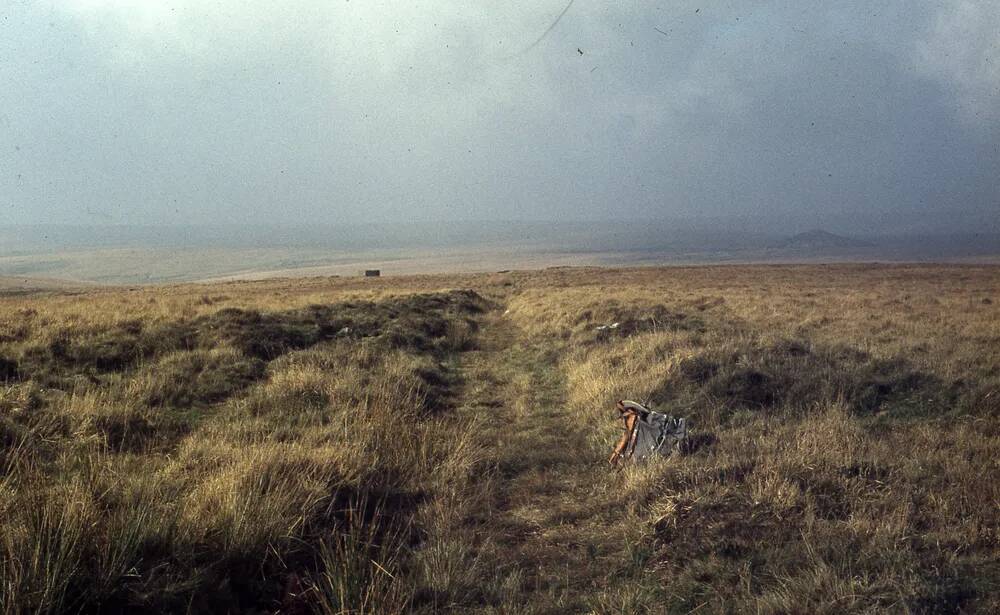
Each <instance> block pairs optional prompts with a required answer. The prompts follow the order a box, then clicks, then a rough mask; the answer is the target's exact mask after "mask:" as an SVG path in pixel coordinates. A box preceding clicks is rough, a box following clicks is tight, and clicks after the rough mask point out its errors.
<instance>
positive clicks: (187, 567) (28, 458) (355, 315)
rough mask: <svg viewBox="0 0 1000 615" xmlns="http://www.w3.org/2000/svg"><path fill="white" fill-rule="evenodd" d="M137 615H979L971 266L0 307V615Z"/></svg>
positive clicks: (429, 281) (981, 557)
mask: <svg viewBox="0 0 1000 615" xmlns="http://www.w3.org/2000/svg"><path fill="white" fill-rule="evenodd" d="M613 323H618V326H616V327H614V328H602V329H599V327H601V326H602V325H609V324H613ZM622 398H631V399H636V400H639V401H645V402H648V403H650V404H652V405H653V407H654V408H655V409H657V410H660V411H662V412H666V413H669V414H672V415H680V416H685V417H688V418H689V420H690V421H691V423H692V424H693V426H694V432H693V435H692V437H691V439H690V441H689V443H688V445H687V446H686V447H685V449H684V450H683V451H681V452H679V453H677V454H675V455H673V456H672V457H670V458H664V459H660V460H656V461H654V462H651V463H648V464H645V465H627V466H626V467H623V468H619V469H612V468H610V467H609V466H608V464H607V458H608V456H609V454H610V452H611V447H612V445H613V443H614V442H615V440H616V439H617V438H618V436H619V434H620V429H621V427H620V425H619V423H618V422H617V421H616V420H615V419H614V410H613V405H614V402H615V400H618V399H622ZM138 610H142V611H144V612H154V613H156V612H162V613H176V612H234V613H235V612H249V613H265V612H271V613H273V612H283V613H345V614H346V613H353V614H392V613H410V612H416V613H434V612H463V613H495V614H501V613H504V614H507V613H525V614H528V613H532V614H541V613H552V614H555V613H601V614H612V613H678V614H682V613H691V612H696V613H724V612H757V613H845V612H847V613H868V612H898V613H957V612H980V613H992V612H997V611H1000V267H996V266H971V265H969V266H961V265H954V266H934V265H919V266H918V265H892V266H890V265H864V264H851V265H835V266H819V265H816V266H812V265H810V266H715V267H676V268H633V269H597V268H557V269H548V270H542V271H534V272H509V273H494V274H467V275H457V274H456V275H448V276H430V275H428V276H410V277H397V278H383V279H362V278H308V279H296V280H288V279H285V280H280V279H276V280H265V281H257V282H229V283H218V284H188V285H179V286H158V287H142V288H76V289H72V288H60V287H53V288H48V289H44V288H42V289H39V288H34V287H33V288H22V289H18V290H17V292H9V293H7V294H0V612H2V613H55V612H95V613H96V612H101V613H119V612H134V611H138Z"/></svg>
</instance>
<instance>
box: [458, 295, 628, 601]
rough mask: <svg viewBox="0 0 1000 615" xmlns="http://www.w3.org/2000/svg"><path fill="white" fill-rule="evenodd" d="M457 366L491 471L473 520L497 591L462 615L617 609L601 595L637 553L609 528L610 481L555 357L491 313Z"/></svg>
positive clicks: (483, 565)
mask: <svg viewBox="0 0 1000 615" xmlns="http://www.w3.org/2000/svg"><path fill="white" fill-rule="evenodd" d="M460 370H461V372H462V376H463V380H464V382H465V384H464V386H463V392H462V399H461V403H460V404H459V406H460V408H459V410H458V412H459V413H460V414H463V413H464V414H465V415H466V416H465V418H468V419H469V420H473V419H476V420H478V421H479V424H480V425H481V428H480V433H481V437H482V441H481V442H482V445H483V446H484V447H485V448H486V449H487V453H488V457H489V458H490V459H491V460H492V461H493V463H494V464H495V471H496V477H495V486H494V488H493V497H492V503H491V506H490V510H489V511H483V512H484V516H483V518H482V519H480V520H478V522H477V523H478V526H477V532H476V533H477V542H478V544H479V545H480V548H481V552H480V553H479V555H478V565H479V566H480V569H481V571H482V574H483V575H484V576H487V575H488V576H491V577H492V578H490V579H485V578H484V579H483V581H484V583H487V584H488V585H489V586H491V587H500V588H502V590H501V592H500V593H501V597H500V599H499V603H498V600H497V599H496V598H495V597H494V599H492V600H485V601H483V603H481V604H476V603H475V600H471V602H473V603H468V604H462V605H461V607H462V610H463V611H466V610H467V611H468V612H493V613H496V612H502V613H509V612H517V613H574V612H592V611H594V610H606V609H608V608H610V609H611V610H612V611H614V610H615V607H614V606H612V605H611V604H608V603H607V600H608V599H609V596H608V595H607V594H606V592H605V590H606V588H607V587H608V585H609V584H611V585H613V584H614V582H615V579H617V580H618V581H619V582H620V581H621V580H622V576H623V575H624V576H625V577H627V576H630V575H631V574H632V573H633V572H634V570H635V568H636V567H637V564H636V562H635V557H634V555H635V554H633V553H631V552H630V551H629V547H628V545H629V544H630V541H628V540H626V539H625V538H626V537H625V533H624V532H625V528H622V527H621V526H620V524H617V523H615V519H614V510H613V504H612V502H613V500H612V498H611V497H610V496H611V491H612V490H613V487H614V481H615V476H614V474H613V472H612V471H610V470H609V468H608V466H607V463H606V460H605V458H604V456H603V454H601V453H600V452H598V451H597V450H596V449H595V447H594V446H593V445H592V443H591V442H589V441H588V438H589V437H590V432H589V429H588V424H587V423H586V422H585V421H579V420H575V419H574V417H573V416H572V415H571V413H570V411H569V410H568V409H567V407H566V404H565V403H564V399H565V393H566V390H565V387H566V383H565V376H564V373H563V371H562V369H561V366H560V364H559V352H558V351H557V349H555V348H553V347H551V345H547V344H545V343H544V342H541V341H539V340H533V339H531V338H529V337H528V336H526V335H525V334H523V333H522V332H521V331H520V330H519V329H518V328H517V326H516V325H515V324H514V323H513V322H511V321H510V320H509V319H507V318H504V317H503V316H501V315H499V314H490V315H489V316H487V318H486V319H485V320H484V322H483V327H482V329H481V334H480V340H479V349H478V350H476V351H473V352H470V353H466V355H465V358H464V360H463V362H462V365H461V366H460ZM609 420H611V416H610V413H609ZM639 567H641V565H640V566H639ZM611 599H612V600H614V599H613V598H611Z"/></svg>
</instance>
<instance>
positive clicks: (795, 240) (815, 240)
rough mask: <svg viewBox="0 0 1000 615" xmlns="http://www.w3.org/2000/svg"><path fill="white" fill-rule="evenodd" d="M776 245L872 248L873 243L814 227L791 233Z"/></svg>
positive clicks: (792, 247) (799, 247)
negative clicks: (813, 228)
mask: <svg viewBox="0 0 1000 615" xmlns="http://www.w3.org/2000/svg"><path fill="white" fill-rule="evenodd" d="M776 247H778V248H785V249H795V250H816V249H819V248H873V247H875V244H873V243H870V242H867V241H863V240H861V239H855V238H853V237H844V236H843V235H835V234H833V233H828V232H826V231H823V230H819V229H816V230H812V231H806V232H804V233H799V234H798V235H792V236H791V237H788V238H786V239H785V240H783V241H781V242H780V243H779V244H778V245H777V246H776Z"/></svg>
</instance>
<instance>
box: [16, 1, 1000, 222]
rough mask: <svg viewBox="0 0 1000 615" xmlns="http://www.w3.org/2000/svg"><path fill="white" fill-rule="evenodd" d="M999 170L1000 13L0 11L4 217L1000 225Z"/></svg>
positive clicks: (400, 6)
mask: <svg viewBox="0 0 1000 615" xmlns="http://www.w3.org/2000/svg"><path fill="white" fill-rule="evenodd" d="M567 7H568V8H567ZM563 11H565V13H563ZM560 14H563V16H562V17H561V18H560V19H558V20H557V17H558V16H559V15H560ZM998 177H1000V0H984V1H981V2H972V1H966V0H954V1H948V2H925V1H912V0H911V1H906V2H894V1H889V2H854V1H843V2H819V1H814V0H791V1H783V2H748V1H746V0H743V1H737V2H723V1H720V2H710V1H707V0H705V1H699V2H694V1H692V2H688V1H679V2H668V1H641V0H632V1H629V0H619V1H616V2H609V1H607V0H602V1H598V0H574V1H573V2H572V3H567V0H524V1H522V0H505V1H504V2H488V1H485V0H480V1H478V2H458V1H455V0H452V1H443V0H406V1H404V0H398V1H397V0H324V1H319V0H316V1H305V0H292V1H287V2H274V3H247V2H237V1H235V0H220V1H212V0H176V1H171V0H149V1H144V0H51V1H32V0H3V1H2V2H0V225H22V224H89V225H116V224H128V225H178V224H185V225H188V224H190V225H213V224H250V225H286V226H294V225H336V224H357V223H367V222H374V223H383V222H402V223H406V222H409V221H420V222H428V221H441V222H443V223H446V222H448V221H455V220H464V221H469V220H472V221H475V220H524V221H566V220H572V221H602V220H626V221H629V220H631V221H641V220H672V219H678V220H690V219H696V220H719V221H720V224H726V223H727V222H726V221H728V223H729V224H730V225H731V226H732V225H736V226H739V225H740V224H757V225H764V226H772V225H785V226H788V227H789V229H790V230H794V229H793V227H796V228H799V230H801V228H812V227H814V226H824V227H827V228H831V229H833V230H843V231H853V232H857V231H871V230H878V231H884V232H906V231H911V230H920V231H927V230H943V231H948V232H968V231H980V230H983V229H990V230H994V231H996V230H1000V229H998V227H997V224H998V221H1000V180H998V179H997V178H998Z"/></svg>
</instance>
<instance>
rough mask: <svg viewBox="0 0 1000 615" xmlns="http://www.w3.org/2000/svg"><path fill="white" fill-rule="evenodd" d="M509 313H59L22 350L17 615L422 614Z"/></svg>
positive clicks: (461, 302) (15, 515) (470, 297)
mask: <svg viewBox="0 0 1000 615" xmlns="http://www.w3.org/2000/svg"><path fill="white" fill-rule="evenodd" d="M42 303H43V304H44V302H42ZM194 305H195V306H196V307H195V308H193V309H197V310H206V309H210V308H211V307H213V306H214V302H212V303H206V302H204V301H200V300H198V301H196V302H195V303H194ZM487 308H488V304H487V302H486V301H485V300H483V299H482V298H480V297H479V296H478V295H476V294H474V293H470V292H449V293H439V294H414V295H409V296H405V297H392V296H389V297H386V298H384V299H376V300H361V301H357V300H347V301H342V302H339V303H333V304H315V303H311V304H309V305H306V306H303V307H301V308H294V309H287V310H279V311H270V310H267V311H265V310H258V309H252V308H246V307H239V308H237V307H221V308H219V309H216V310H215V311H208V312H206V313H202V314H198V315H192V316H184V315H181V316H180V317H179V318H175V319H173V320H164V319H158V318H149V319H143V318H142V317H137V318H135V319H132V320H129V321H122V322H110V323H103V322H96V323H95V322H86V323H83V322H79V321H78V319H76V318H74V317H72V316H67V317H66V318H65V320H58V319H57V316H58V313H53V312H54V310H51V308H50V310H47V316H46V319H47V320H48V321H49V322H48V324H47V325H45V326H42V327H38V328H34V327H33V328H32V329H31V330H30V333H26V334H24V335H19V336H17V337H16V338H12V339H11V340H10V341H9V342H7V343H6V344H5V345H4V346H3V348H2V350H3V353H4V356H13V357H15V358H14V359H12V360H9V361H8V363H5V364H4V365H5V366H6V367H5V369H7V367H9V368H10V369H9V370H8V371H9V372H10V373H9V374H5V375H6V376H8V377H7V378H6V379H5V380H4V382H5V383H6V384H5V387H4V388H3V390H2V395H0V445H2V448H0V462H2V465H0V467H2V469H3V472H2V474H0V487H2V490H3V496H4V497H3V508H4V509H3V511H2V513H3V514H0V519H2V521H0V583H2V588H3V591H2V592H0V612H9V613H17V612H62V611H67V610H80V609H82V610H96V611H115V612H117V611H122V610H131V609H140V608H141V609H144V610H152V611H159V612H176V611H182V610H189V609H194V610H211V611H233V610H257V609H259V608H268V609H280V608H287V609H290V610H296V609H297V610H299V611H302V612H308V611H317V612H330V613H341V612H352V613H391V612H403V610H404V609H405V608H406V605H407V604H408V603H409V601H410V600H411V598H412V595H413V593H414V590H413V589H412V587H411V584H406V583H404V578H405V577H404V574H406V573H405V571H404V570H403V568H402V567H403V565H404V563H405V562H406V561H408V556H407V555H405V554H404V553H403V547H404V546H405V545H407V544H411V543H412V540H413V536H414V534H413V531H414V530H413V529H412V524H413V522H412V519H413V517H414V515H415V514H416V512H417V508H418V506H419V505H420V502H421V501H423V500H424V499H426V496H425V495H424V494H425V493H427V492H429V491H430V490H431V487H432V486H433V484H434V482H435V481H437V480H445V478H446V479H447V480H460V479H456V478H455V477H453V476H447V477H441V476H438V475H439V474H440V473H441V472H442V471H443V470H442V467H445V468H446V467H447V460H448V459H449V456H450V454H451V453H450V449H449V443H448V440H447V439H446V438H448V437H449V436H450V434H448V433H445V432H442V431H441V430H440V429H437V428H435V427H432V426H431V424H432V423H433V417H434V416H435V415H437V414H440V413H441V412H444V411H446V410H447V408H449V407H450V404H451V403H452V398H453V397H454V394H455V393H454V390H453V389H454V388H455V387H457V386H458V385H459V383H460V379H459V376H458V375H457V374H456V373H454V371H455V370H454V367H453V363H454V360H455V357H456V356H457V354H458V353H460V352H462V351H465V350H467V349H469V348H471V347H473V346H474V344H475V335H476V329H477V319H478V318H479V317H480V316H481V314H482V313H483V312H484V311H485V310H486V309H487ZM44 309H45V308H43V310H44ZM8 353H9V354H8ZM11 366H14V367H11ZM411 567H412V566H411ZM410 580H411V581H412V577H411V578H410Z"/></svg>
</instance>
